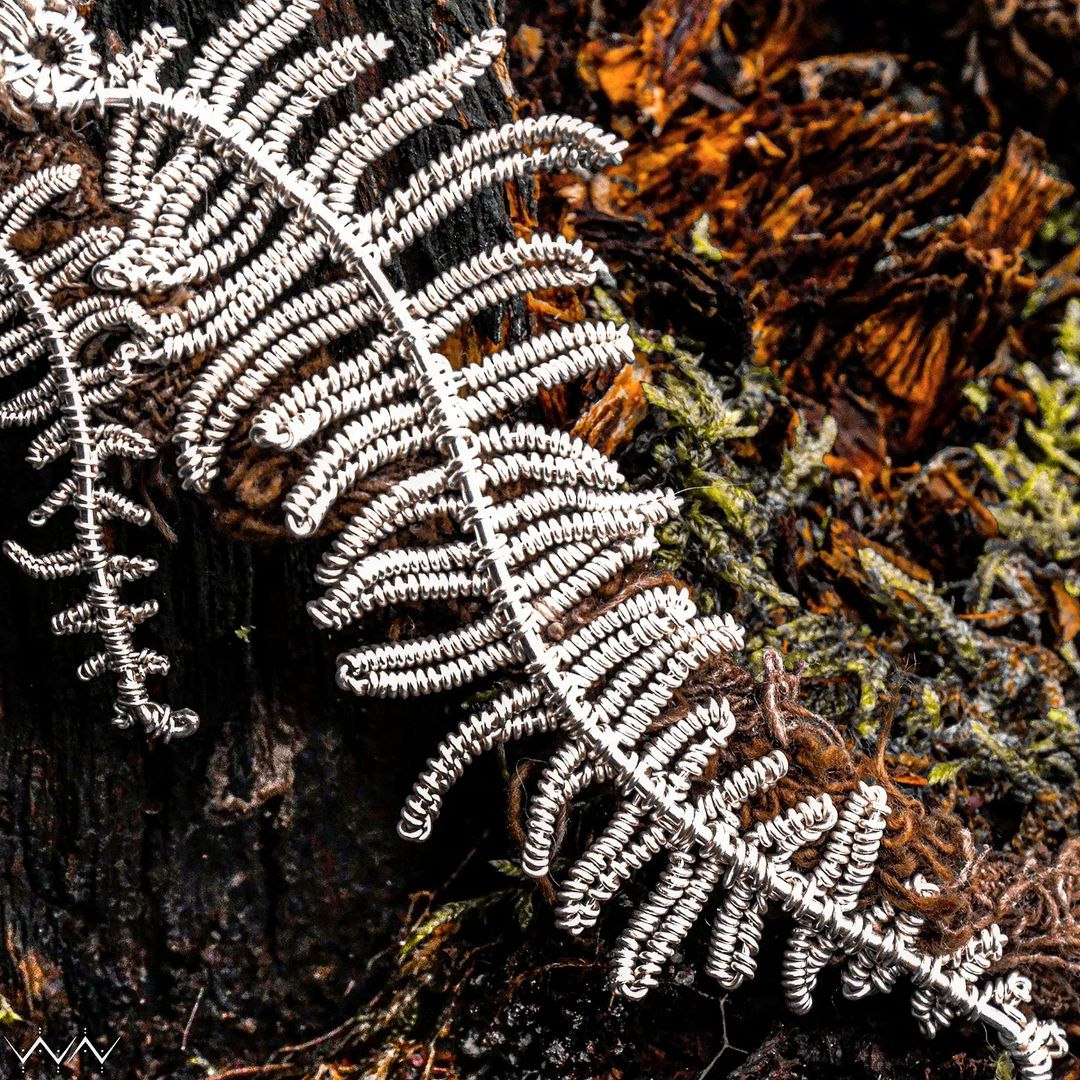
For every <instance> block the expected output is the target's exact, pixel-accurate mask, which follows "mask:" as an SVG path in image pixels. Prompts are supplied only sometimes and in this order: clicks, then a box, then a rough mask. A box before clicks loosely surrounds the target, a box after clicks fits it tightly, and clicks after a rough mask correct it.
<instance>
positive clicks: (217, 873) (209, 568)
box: [0, 0, 508, 1077]
mask: <svg viewBox="0 0 1080 1080" xmlns="http://www.w3.org/2000/svg"><path fill="white" fill-rule="evenodd" d="M232 11H233V8H232V7H231V6H230V5H229V4H228V3H227V2H226V0H210V2H206V3H193V2H191V0H183V2H181V3H176V2H169V0H155V2H153V3H149V4H146V3H139V4H135V3H132V2H131V0H102V2H101V3H99V4H98V5H97V7H96V10H95V11H94V15H93V18H94V22H95V23H96V28H97V32H98V35H99V38H100V37H101V36H103V34H104V33H105V32H106V31H107V30H113V31H115V32H116V33H118V34H119V35H120V38H121V39H122V40H131V38H132V37H133V36H134V35H135V33H136V32H137V31H138V30H139V29H140V28H141V27H143V26H147V25H149V24H151V23H152V22H154V21H160V22H162V23H165V24H169V23H171V24H173V25H175V26H177V27H178V29H179V30H180V31H181V33H183V34H184V36H185V37H187V38H188V40H189V41H192V42H195V43H197V42H199V41H201V40H202V39H203V38H204V37H205V35H206V34H207V33H208V32H209V31H210V30H211V29H213V28H214V27H216V26H218V25H220V24H221V23H222V21H224V20H225V19H226V18H227V17H228V16H229V15H230V14H231V13H232ZM492 17H493V12H492V10H491V8H490V7H489V6H488V5H487V4H486V3H483V2H480V0H460V2H459V0H454V2H453V3H434V4H429V3H417V2H413V0H410V2H408V3H394V2H390V0H373V2H368V3H365V4H363V5H358V4H354V3H353V2H351V0H330V2H328V3H326V4H325V5H324V9H323V13H322V15H321V16H320V18H319V20H318V23H317V26H316V28H315V33H313V34H312V35H311V39H312V40H311V41H310V42H309V44H313V43H314V39H315V37H316V36H317V37H318V38H321V39H323V40H327V39H330V38H332V37H334V36H339V35H341V34H342V33H345V32H357V31H358V30H382V31H385V32H386V33H388V34H389V35H390V36H391V37H393V38H394V39H395V40H396V42H397V47H396V48H395V50H394V51H393V53H392V55H391V57H390V59H389V62H388V63H387V64H386V65H385V67H384V69H383V70H382V72H381V73H380V74H379V75H378V78H379V79H380V80H383V79H385V80H390V79H394V78H399V77H401V76H403V75H405V74H407V73H408V72H410V71H412V70H416V69H418V68H419V67H421V66H422V65H424V64H426V63H427V62H430V61H431V60H432V59H434V58H435V57H436V56H437V55H439V54H440V53H441V52H443V51H444V50H445V49H446V48H447V47H450V46H452V45H454V44H456V43H458V42H459V41H460V40H461V39H462V38H463V37H464V36H465V35H466V34H468V33H473V32H476V31H478V30H480V29H483V28H484V27H486V26H488V25H490V22H491V19H492ZM504 94H505V91H504V86H503V85H502V84H501V83H500V81H499V80H498V79H496V78H493V77H489V78H487V79H485V80H484V82H483V84H482V86H481V87H480V88H479V90H478V92H476V93H473V94H470V95H469V97H468V99H467V102H466V107H465V109H464V117H465V119H466V121H467V123H468V124H469V125H476V124H491V123H497V122H501V121H503V120H504V119H505V118H506V117H507V115H508V109H507V104H506V99H505V96H504ZM455 126H456V125H455V122H454V118H450V119H449V120H447V121H446V123H445V125H444V126H443V129H442V130H435V131H433V132H432V133H431V134H430V135H427V136H424V137H419V138H416V139H414V140H413V141H412V144H411V145H410V147H409V151H408V154H407V155H406V161H399V162H395V163H393V164H392V167H390V168H388V169H386V170H384V172H383V175H382V176H381V177H380V180H381V182H383V183H385V184H386V185H387V186H394V185H395V184H397V183H400V182H401V181H402V179H403V177H404V175H405V170H406V167H407V164H406V163H407V160H408V159H409V158H412V159H417V158H420V157H426V156H427V155H429V154H430V153H431V151H432V150H433V149H436V148H439V147H441V146H442V145H444V144H445V143H446V142H448V141H449V139H450V137H451V130H452V129H453V128H454V127H455ZM506 230H507V218H506V211H505V208H504V206H503V203H502V200H501V199H495V198H490V199H488V200H486V201H485V202H484V204H483V205H482V206H481V207H480V208H479V209H478V211H477V212H476V214H474V215H472V216H465V215H461V216H460V217H459V218H458V219H456V220H455V221H454V222H452V223H451V226H450V227H449V228H448V229H446V230H444V231H442V232H441V233H440V234H439V235H438V236H437V237H436V238H435V239H434V240H433V241H431V242H430V243H429V244H428V245H427V247H426V249H425V254H426V257H427V258H428V259H430V261H431V263H432V264H433V265H434V266H435V267H437V268H442V267H443V266H445V265H447V264H448V263H449V262H450V261H451V260H455V261H456V259H457V258H460V257H461V253H462V252H463V251H472V250H476V249H478V248H479V247H480V246H481V245H482V244H483V243H485V242H488V243H490V242H491V240H492V239H493V238H494V237H500V238H501V237H503V236H505V235H506ZM419 269H420V270H423V268H422V267H421V268H419ZM429 272H430V268H429ZM25 442H26V437H25V433H23V432H16V433H15V434H13V435H12V434H8V435H5V437H4V438H3V440H2V443H0V447H2V452H3V454H4V459H3V460H4V461H5V463H6V466H5V479H4V491H5V498H4V500H3V509H2V511H0V534H3V535H4V536H12V535H16V536H19V537H22V538H23V539H26V540H27V542H28V543H35V542H36V543H39V542H40V537H32V538H27V537H26V536H25V533H26V532H27V530H26V528H25V526H24V524H23V521H24V516H25V514H26V512H27V511H28V510H29V509H31V508H32V507H33V506H35V505H36V504H37V502H38V501H39V500H40V498H41V497H42V496H43V495H44V494H45V493H46V491H47V490H48V489H47V488H46V487H45V480H44V479H43V478H42V477H41V476H39V475H37V474H34V473H33V472H32V471H31V470H30V469H29V468H28V467H27V466H25V465H23V463H22V454H23V452H24V451H25ZM165 453H166V469H165V471H166V472H168V454H167V451H166V452H165ZM154 498H155V500H156V502H157V505H158V508H159V509H160V511H161V513H162V515H163V517H164V519H165V520H167V521H168V522H169V524H170V525H171V527H172V528H173V529H174V530H175V533H176V535H177V540H176V542H175V543H168V542H166V541H165V540H164V539H163V538H162V537H160V536H159V537H157V538H156V539H154V538H150V539H148V538H147V536H146V535H145V534H146V533H147V532H148V530H137V532H138V533H139V534H140V535H135V534H134V533H133V534H132V535H130V536H125V537H124V538H123V543H124V544H125V545H126V546H125V547H124V548H123V550H126V551H135V550H138V551H146V553H148V554H152V555H153V556H154V557H155V558H157V559H158V560H160V563H161V569H160V570H159V572H158V574H156V575H155V576H154V578H153V579H152V587H153V590H154V591H153V595H155V596H158V597H159V598H161V600H162V605H163V606H162V612H161V614H160V615H159V616H158V617H157V618H156V619H154V620H153V621H152V623H151V624H150V626H148V627H147V628H144V630H143V631H142V636H143V637H144V638H145V639H146V640H147V641H151V640H153V639H155V638H156V640H157V642H159V643H160V644H161V645H163V646H164V650H165V651H166V652H167V653H168V655H169V656H170V657H171V658H172V661H173V673H172V674H171V675H170V677H169V679H168V685H167V691H164V692H163V694H162V697H163V699H165V700H168V701H169V702H170V703H173V704H174V705H186V706H190V707H192V708H194V709H196V710H197V711H198V713H199V715H200V717H201V719H202V724H201V727H200V729H199V731H198V733H197V734H196V735H195V736H194V737H193V738H191V739H189V740H187V741H185V742H178V743H174V744H172V745H168V746H155V747H148V746H147V745H146V743H145V741H144V740H143V739H142V738H141V736H140V735H139V734H137V733H134V732H128V733H124V732H118V731H116V730H114V729H113V728H112V727H110V726H109V724H108V717H109V712H110V707H109V702H108V687H107V686H90V687H88V686H86V685H84V684H81V683H79V682H78V681H77V680H76V678H75V674H74V668H75V665H76V664H77V663H78V662H79V661H80V660H81V659H83V658H84V657H85V655H87V653H86V642H85V641H82V640H78V639H74V640H73V639H57V638H54V637H53V636H52V635H51V634H50V632H49V628H48V618H49V615H50V614H51V612H52V611H54V610H57V609H58V608H59V607H60V606H61V603H62V599H63V589H62V587H58V586H56V585H55V584H52V583H45V582H38V581H31V580H28V579H25V578H24V577H22V576H21V575H20V574H19V572H18V571H17V570H16V569H14V568H13V567H12V566H11V565H10V564H8V563H7V562H6V561H5V562H4V564H3V566H2V568H0V610H2V611H3V612H4V618H3V620H2V623H0V709H2V723H3V737H2V739H0V927H2V929H0V933H2V938H3V946H2V955H0V993H2V994H3V996H4V998H5V999H6V1002H7V1003H8V1005H9V1006H10V1009H11V1010H14V1012H15V1013H17V1014H18V1015H19V1016H20V1017H21V1018H22V1020H23V1021H24V1022H18V1021H14V1020H12V1021H11V1022H10V1023H9V1025H8V1026H7V1027H6V1028H5V1029H4V1030H5V1031H6V1032H7V1033H8V1035H9V1037H10V1038H11V1041H12V1043H13V1044H15V1045H16V1046H19V1045H27V1044H29V1042H30V1041H31V1039H32V1037H33V1033H34V1029H35V1028H36V1026H38V1025H41V1026H42V1028H43V1030H44V1032H45V1034H46V1035H47V1037H48V1038H49V1041H50V1043H51V1044H52V1045H54V1046H55V1045H57V1044H59V1045H65V1044H66V1043H67V1040H68V1039H69V1038H71V1037H73V1036H75V1035H77V1034H78V1033H79V1031H80V1030H81V1029H83V1028H85V1029H86V1031H87V1033H88V1034H89V1035H90V1036H91V1038H95V1039H97V1040H99V1042H100V1043H104V1044H106V1045H107V1044H109V1043H111V1042H112V1041H113V1040H114V1039H116V1038H119V1039H120V1040H121V1042H120V1045H119V1047H118V1048H117V1050H116V1051H115V1052H114V1054H113V1056H112V1057H111V1058H110V1061H109V1066H110V1074H111V1075H115V1076H124V1077H149V1076H176V1075H180V1072H181V1070H182V1069H183V1068H184V1067H185V1063H186V1062H188V1061H189V1060H190V1059H192V1058H193V1057H194V1056H196V1055H197V1056H199V1057H201V1058H202V1059H204V1060H205V1061H206V1062H208V1063H210V1064H211V1065H213V1066H215V1067H217V1066H221V1067H224V1066H225V1065H227V1064H235V1063H236V1062H238V1061H239V1062H242V1061H245V1060H248V1061H256V1060H261V1059H262V1058H264V1057H265V1056H266V1054H267V1053H269V1051H270V1050H272V1049H273V1048H275V1047H277V1046H279V1045H281V1044H283V1043H287V1042H296V1041H300V1040H302V1039H304V1038H305V1037H308V1036H310V1035H313V1034H317V1033H319V1032H321V1031H324V1030H326V1029H327V1028H330V1027H333V1026H334V1025H335V1024H337V1023H339V1022H340V1021H341V1019H342V1018H343V1017H344V1016H347V1015H349V1013H350V1011H356V1009H357V1007H358V1004H359V1003H361V1002H363V1001H364V1000H365V999H366V997H367V996H368V995H369V994H370V991H371V987H370V986H369V985H367V984H366V982H365V971H366V969H367V967H368V964H369V962H370V961H371V960H372V958H373V957H375V956H376V955H377V954H378V953H380V952H381V951H383V950H385V949H386V948H387V947H388V945H390V944H392V943H393V942H394V939H395V936H396V934H397V932H398V930H399V928H400V919H401V916H402V912H403V910H404V909H405V907H406V906H407V903H408V896H409V893H410V890H411V889H413V888H415V887H417V886H419V885H421V884H423V883H425V882H431V881H439V880H442V879H443V878H445V876H446V873H447V872H449V869H452V867H453V866H454V865H456V862H457V861H459V860H460V854H461V851H462V850H465V849H466V848H467V846H468V845H469V844H471V843H475V842H476V840H477V839H478V835H480V834H481V833H482V831H483V824H482V822H480V821H472V822H471V823H468V825H469V828H474V829H475V830H476V835H473V836H469V835H468V829H466V830H463V832H462V834H461V835H462V839H461V841H460V842H457V841H451V842H445V840H446V836H447V834H446V833H443V838H444V842H443V843H442V844H441V845H438V846H436V845H431V846H429V847H427V848H426V849H422V850H421V849H416V848H412V847H409V846H407V845H405V844H404V843H403V842H401V841H399V840H398V838H397V836H396V833H395V830H394V826H395V821H396V813H397V808H398V806H399V804H400V801H401V798H402V797H403V795H404V794H405V792H406V790H407V788H408V785H409V783H410V780H411V776H412V774H413V773H414V772H415V770H416V768H417V767H418V766H419V764H420V763H421V762H422V760H423V756H424V753H425V750H426V749H429V748H430V747H431V746H433V745H434V742H435V741H436V739H437V737H438V736H437V733H438V732H439V731H440V730H442V729H444V728H445V726H446V722H447V721H446V713H447V706H446V705H445V704H442V703H435V704H434V705H433V704H431V703H429V702H428V703H423V704H422V705H419V706H418V705H416V704H412V703H409V704H406V705H404V706H396V707H395V706H390V705H387V704H383V703H378V702H376V703H366V702H363V701H359V700H356V699H354V698H351V697H348V696H346V695H343V694H342V693H340V692H339V691H337V690H336V689H335V687H334V684H333V658H334V654H335V652H336V651H337V649H336V648H335V647H334V644H333V643H331V642H328V641H324V640H321V638H320V635H319V634H318V633H317V632H316V631H315V630H314V628H313V627H312V625H311V624H310V622H309V620H308V619H307V617H306V615H305V613H304V610H303V601H304V599H305V597H306V596H309V595H311V592H312V581H311V570H312V568H313V566H314V563H315V560H316V558H317V555H318V550H319V549H320V547H321V546H322V544H320V543H318V542H316V543H314V544H311V545H307V546H290V545H288V544H270V545H257V544H248V543H243V542H237V541H233V540H230V539H228V538H226V537H225V536H223V535H221V533H220V531H219V530H218V529H216V527H215V522H214V520H213V515H212V513H211V512H210V511H208V510H207V508H206V507H205V506H203V505H201V504H198V503H196V502H195V501H193V500H191V499H189V498H187V497H184V496H180V497H177V498H175V499H174V498H171V497H170V496H169V495H167V494H164V495H163V494H161V493H160V492H158V493H156V494H155V496H154ZM151 549H152V550H151ZM244 627H248V628H251V629H250V630H242V628H244ZM238 630H239V631H241V634H242V636H243V637H246V638H247V640H243V639H242V637H241V636H238V634H237V631H238ZM497 800H498V796H497V795H496V796H495V802H496V803H497ZM465 804H467V800H464V801H463V803H462V805H465ZM196 1002H198V1009H197V1011H195V1013H194V1016H193V1015H192V1014H193V1009H194V1007H195V1005H196ZM9 1019H10V1017H9ZM185 1026H188V1028H189V1030H188V1032H187V1039H186V1044H184V1030H185ZM182 1044H184V1045H183V1046H182ZM3 1052H4V1053H5V1054H7V1053H8V1051H7V1048H6V1047H4V1048H3ZM39 1060H40V1059H39ZM12 1069H17V1062H16V1061H15V1059H14V1058H8V1059H7V1060H5V1061H4V1062H3V1064H2V1066H0V1073H2V1074H3V1075H11V1074H12V1072H11V1070H12ZM83 1069H84V1071H86V1072H87V1073H88V1072H89V1065H88V1064H84V1066H83ZM206 1071H207V1070H206V1068H205V1067H200V1068H197V1069H195V1070H194V1071H193V1072H192V1075H200V1076H204V1075H206Z"/></svg>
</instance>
